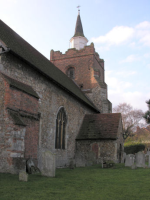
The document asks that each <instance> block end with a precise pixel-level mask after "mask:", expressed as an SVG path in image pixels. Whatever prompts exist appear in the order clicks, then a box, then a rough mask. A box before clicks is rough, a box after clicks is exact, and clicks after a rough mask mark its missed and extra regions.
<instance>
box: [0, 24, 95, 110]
mask: <svg viewBox="0 0 150 200" xmlns="http://www.w3.org/2000/svg"><path fill="white" fill-rule="evenodd" d="M0 40H2V41H3V42H4V43H5V44H6V45H7V47H8V48H10V51H9V52H11V53H13V54H15V55H17V56H19V57H20V58H22V59H23V60H24V61H26V62H27V63H28V64H30V65H31V67H33V68H34V69H36V70H38V71H39V72H40V73H42V74H43V75H45V76H46V77H48V78H49V79H50V80H51V81H53V82H55V84H57V85H58V86H59V87H61V88H62V89H63V90H65V91H66V92H68V93H70V94H71V95H72V96H74V97H76V99H78V100H80V101H82V102H83V103H84V104H86V105H88V106H90V107H91V108H93V109H94V110H95V111H97V112H99V111H98V110H97V108H96V107H95V106H94V104H93V103H92V102H91V101H90V100H89V99H88V98H87V97H86V96H85V95H84V93H83V92H82V91H81V90H80V89H79V88H78V86H77V85H75V84H74V82H73V81H72V80H71V79H70V78H68V77H67V76H66V75H65V74H64V73H63V72H61V70H59V69H58V68H57V67H56V66H55V65H54V64H52V63H51V62H50V61H49V60H48V59H47V58H45V57H44V56H43V55H42V54H41V53H39V52H38V51H37V50H36V49H35V48H33V47H32V46H31V45H30V44H29V43H27V42H26V41H25V40H24V39H23V38H22V37H20V36H19V35H18V34H17V33H16V32H14V31H13V30H12V29H11V28H10V27H8V26H7V25H6V24H5V23H4V22H3V21H2V20H0Z"/></svg>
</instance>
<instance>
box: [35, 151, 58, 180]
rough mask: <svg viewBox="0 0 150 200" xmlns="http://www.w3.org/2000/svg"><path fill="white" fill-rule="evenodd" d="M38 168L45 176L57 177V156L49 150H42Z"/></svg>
mask: <svg viewBox="0 0 150 200" xmlns="http://www.w3.org/2000/svg"><path fill="white" fill-rule="evenodd" d="M38 168H39V169H40V171H41V174H42V175H43V176H48V177H55V154H54V153H51V152H50V151H49V150H40V151H39V157H38Z"/></svg>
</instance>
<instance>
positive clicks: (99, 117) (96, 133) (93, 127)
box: [76, 113, 121, 140]
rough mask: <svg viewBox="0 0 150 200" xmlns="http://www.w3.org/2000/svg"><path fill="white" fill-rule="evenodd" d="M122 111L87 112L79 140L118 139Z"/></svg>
mask: <svg viewBox="0 0 150 200" xmlns="http://www.w3.org/2000/svg"><path fill="white" fill-rule="evenodd" d="M120 120H121V113H108V114H86V115H85V117H84V119H83V122H82V125H81V128H80V131H79V134H78V136H77V138H76V139H77V140H83V139H85V140H86V139H117V133H118V128H119V122H120Z"/></svg>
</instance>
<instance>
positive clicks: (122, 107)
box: [113, 103, 143, 140]
mask: <svg viewBox="0 0 150 200" xmlns="http://www.w3.org/2000/svg"><path fill="white" fill-rule="evenodd" d="M113 112H115V113H121V114H122V123H123V129H124V134H123V137H124V140H125V139H127V137H129V136H130V135H131V134H133V132H135V129H136V127H137V126H138V125H139V122H140V120H141V119H142V117H143V111H142V110H140V109H133V107H132V106H131V105H130V104H127V103H120V104H119V105H118V106H116V107H114V108H113Z"/></svg>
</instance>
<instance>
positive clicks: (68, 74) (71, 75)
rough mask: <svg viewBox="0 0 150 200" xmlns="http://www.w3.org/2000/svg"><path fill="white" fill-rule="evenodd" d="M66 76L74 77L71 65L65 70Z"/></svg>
mask: <svg viewBox="0 0 150 200" xmlns="http://www.w3.org/2000/svg"><path fill="white" fill-rule="evenodd" d="M67 76H68V77H69V78H71V79H74V78H75V77H74V68H73V67H69V69H68V70H67Z"/></svg>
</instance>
